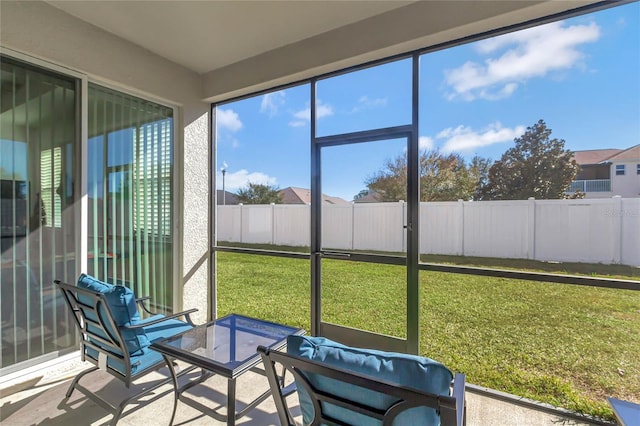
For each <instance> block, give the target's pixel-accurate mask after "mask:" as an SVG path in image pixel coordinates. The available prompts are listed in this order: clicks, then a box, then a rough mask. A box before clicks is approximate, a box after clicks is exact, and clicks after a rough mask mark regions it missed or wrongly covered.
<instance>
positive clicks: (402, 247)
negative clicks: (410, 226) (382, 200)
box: [399, 200, 407, 253]
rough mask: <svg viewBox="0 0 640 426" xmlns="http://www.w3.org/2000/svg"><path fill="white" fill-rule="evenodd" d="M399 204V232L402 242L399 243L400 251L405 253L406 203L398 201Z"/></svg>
mask: <svg viewBox="0 0 640 426" xmlns="http://www.w3.org/2000/svg"><path fill="white" fill-rule="evenodd" d="M399 202H400V210H401V212H400V232H402V241H400V251H402V252H405V253H406V252H407V243H406V241H407V228H406V223H407V209H406V206H407V203H406V202H405V201H404V200H399Z"/></svg>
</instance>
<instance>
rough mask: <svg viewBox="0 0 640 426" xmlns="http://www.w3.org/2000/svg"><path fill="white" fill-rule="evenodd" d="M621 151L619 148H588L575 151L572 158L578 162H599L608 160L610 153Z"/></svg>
mask: <svg viewBox="0 0 640 426" xmlns="http://www.w3.org/2000/svg"><path fill="white" fill-rule="evenodd" d="M619 152H622V150H621V149H590V150H587V151H575V152H574V153H573V158H575V160H576V163H578V164H599V163H602V162H603V161H606V160H608V159H609V158H610V157H611V156H612V155H615V154H618V153H619Z"/></svg>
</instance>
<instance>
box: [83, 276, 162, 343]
mask: <svg viewBox="0 0 640 426" xmlns="http://www.w3.org/2000/svg"><path fill="white" fill-rule="evenodd" d="M78 287H81V288H86V289H88V290H92V291H95V292H98V293H102V294H104V295H105V299H106V301H107V304H108V305H109V309H110V310H111V314H112V315H113V321H114V322H115V324H116V325H117V326H118V327H122V326H130V325H135V324H138V323H139V322H140V314H139V313H138V308H137V306H136V305H137V304H136V297H135V295H134V294H133V291H131V289H130V288H128V287H125V286H121V285H115V286H114V285H111V284H109V283H105V282H103V281H100V280H98V279H96V278H94V277H92V276H91V275H87V274H82V275H80V278H78ZM78 299H79V301H80V302H82V303H85V304H87V303H88V302H89V301H87V300H86V299H87V298H86V297H83V296H82V295H80V296H79V297H78ZM99 314H100V315H101V316H102V315H104V316H106V315H107V313H106V311H101V312H100V313H99ZM103 318H105V317H103ZM90 319H93V320H95V319H96V318H90ZM105 324H108V322H107V321H105ZM107 326H108V325H107ZM90 331H94V332H95V330H90ZM109 332H110V333H111V334H115V330H109ZM98 334H101V333H98ZM120 334H121V335H122V338H123V339H124V343H125V345H126V347H127V351H128V352H129V354H130V355H137V354H139V353H141V352H142V351H143V350H144V349H145V348H146V347H147V346H149V344H150V343H149V339H148V338H147V335H146V333H145V331H144V330H143V329H142V328H139V329H135V330H128V329H123V328H120ZM102 337H106V336H102Z"/></svg>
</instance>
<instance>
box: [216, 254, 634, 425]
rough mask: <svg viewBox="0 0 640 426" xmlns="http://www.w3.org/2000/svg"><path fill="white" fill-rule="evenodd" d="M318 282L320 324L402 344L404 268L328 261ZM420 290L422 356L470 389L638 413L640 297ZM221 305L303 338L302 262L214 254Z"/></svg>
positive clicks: (436, 286)
mask: <svg viewBox="0 0 640 426" xmlns="http://www.w3.org/2000/svg"><path fill="white" fill-rule="evenodd" d="M487 266H490V265H487ZM502 266H506V265H502ZM587 269H589V268H587ZM590 270H593V268H591V269H590ZM603 273H604V274H607V272H606V271H604V272H603ZM625 273H626V272H625V271H624V270H622V273H620V271H618V270H616V272H614V273H612V274H611V275H615V276H621V277H625V276H626V277H627V278H632V279H636V276H635V275H633V274H631V275H629V276H627V275H625ZM323 277H324V280H325V281H324V286H323V297H324V299H323V313H324V319H325V320H327V321H330V322H337V323H339V324H344V325H349V326H352V327H358V328H363V329H366V330H372V331H376V332H380V333H385V334H391V335H395V336H400V337H403V336H405V335H406V330H405V324H404V322H405V311H406V304H405V303H404V301H403V297H404V292H405V285H404V279H405V277H404V269H403V268H401V267H398V266H392V265H373V264H361V263H356V262H339V261H329V262H327V261H325V262H323ZM420 289H421V295H420V296H421V320H420V336H421V339H420V350H421V353H422V354H423V355H425V356H428V357H431V358H434V359H436V360H438V361H441V362H442V363H444V364H445V365H447V366H448V367H449V368H450V369H452V370H455V371H460V372H464V373H465V374H466V375H467V380H468V381H469V382H470V383H474V384H477V385H482V386H486V387H489V388H493V389H497V390H500V391H504V392H509V393H512V394H515V395H520V396H524V397H527V398H531V399H534V400H538V401H542V402H547V403H550V404H553V405H556V406H560V407H563V408H567V409H570V410H573V411H577V412H581V413H585V414H590V415H594V416H598V417H602V418H605V419H613V415H612V412H611V411H610V409H609V408H608V405H607V403H606V400H605V397H606V396H614V397H618V398H622V399H627V400H632V401H635V402H640V356H639V355H638V354H640V291H630V290H614V289H605V288H595V287H594V288H592V287H583V286H574V285H563V284H552V283H537V282H531V281H521V280H511V279H504V278H492V277H480V276H469V275H459V274H446V273H435V272H426V271H421V273H420ZM218 306H219V312H218V313H219V315H224V314H226V313H229V312H239V313H244V314H247V315H251V316H256V317H260V318H265V319H269V320H273V321H278V322H282V323H285V324H290V325H294V326H299V327H303V328H305V329H307V330H309V329H310V324H309V323H310V290H309V261H308V260H300V259H289V258H278V257H270V256H256V255H245V254H237V253H224V252H219V253H218Z"/></svg>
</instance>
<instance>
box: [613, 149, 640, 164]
mask: <svg viewBox="0 0 640 426" xmlns="http://www.w3.org/2000/svg"><path fill="white" fill-rule="evenodd" d="M615 160H640V145H636V146H632V147H631V148H628V149H625V150H624V151H622V152H619V153H617V154H615V155H613V156H612V157H611V158H609V161H615Z"/></svg>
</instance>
